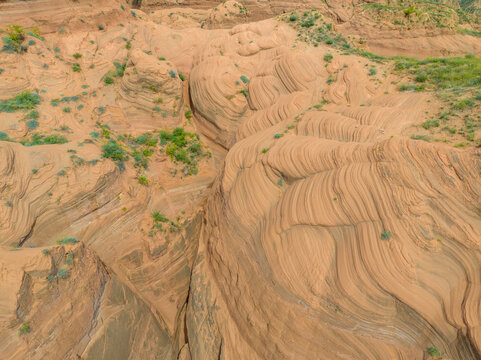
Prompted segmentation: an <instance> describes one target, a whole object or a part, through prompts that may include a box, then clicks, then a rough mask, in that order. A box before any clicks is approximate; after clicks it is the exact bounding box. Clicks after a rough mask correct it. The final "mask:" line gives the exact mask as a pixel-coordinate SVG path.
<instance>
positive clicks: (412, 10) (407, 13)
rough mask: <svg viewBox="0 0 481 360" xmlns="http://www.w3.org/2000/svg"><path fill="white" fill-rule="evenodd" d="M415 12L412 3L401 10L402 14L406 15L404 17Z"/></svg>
mask: <svg viewBox="0 0 481 360" xmlns="http://www.w3.org/2000/svg"><path fill="white" fill-rule="evenodd" d="M415 12H416V10H414V6H413V5H411V6H410V7H408V8H407V9H404V10H403V13H404V16H406V17H409V16H411V15H412V14H414V13H415Z"/></svg>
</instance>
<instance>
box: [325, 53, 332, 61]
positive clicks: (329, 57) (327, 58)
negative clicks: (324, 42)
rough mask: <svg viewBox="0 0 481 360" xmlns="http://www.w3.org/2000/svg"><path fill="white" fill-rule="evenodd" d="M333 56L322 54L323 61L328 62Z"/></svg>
mask: <svg viewBox="0 0 481 360" xmlns="http://www.w3.org/2000/svg"><path fill="white" fill-rule="evenodd" d="M333 58H334V56H332V54H326V55H324V61H325V62H328V63H330V62H331V61H332V59H333Z"/></svg>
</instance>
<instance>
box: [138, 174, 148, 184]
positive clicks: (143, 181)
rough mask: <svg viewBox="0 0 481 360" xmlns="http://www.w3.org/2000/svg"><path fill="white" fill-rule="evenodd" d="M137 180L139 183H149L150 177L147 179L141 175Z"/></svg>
mask: <svg viewBox="0 0 481 360" xmlns="http://www.w3.org/2000/svg"><path fill="white" fill-rule="evenodd" d="M137 181H138V182H139V184H142V185H146V186H147V185H149V182H150V181H149V179H147V178H146V177H145V176H139V177H138V178H137Z"/></svg>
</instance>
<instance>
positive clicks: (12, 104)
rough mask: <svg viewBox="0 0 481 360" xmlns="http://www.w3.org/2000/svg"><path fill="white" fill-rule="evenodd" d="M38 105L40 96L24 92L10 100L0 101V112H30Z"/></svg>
mask: <svg viewBox="0 0 481 360" xmlns="http://www.w3.org/2000/svg"><path fill="white" fill-rule="evenodd" d="M38 104H40V96H38V94H32V93H31V92H30V91H28V90H27V91H24V92H22V93H20V94H17V95H15V96H14V97H13V98H11V99H6V100H0V112H7V113H12V112H15V111H18V110H31V109H34V108H35V107H37V105H38Z"/></svg>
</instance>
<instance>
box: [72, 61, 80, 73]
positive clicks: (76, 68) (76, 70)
mask: <svg viewBox="0 0 481 360" xmlns="http://www.w3.org/2000/svg"><path fill="white" fill-rule="evenodd" d="M72 70H73V71H74V72H80V70H82V69H81V68H80V64H79V63H74V64H73V65H72Z"/></svg>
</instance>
